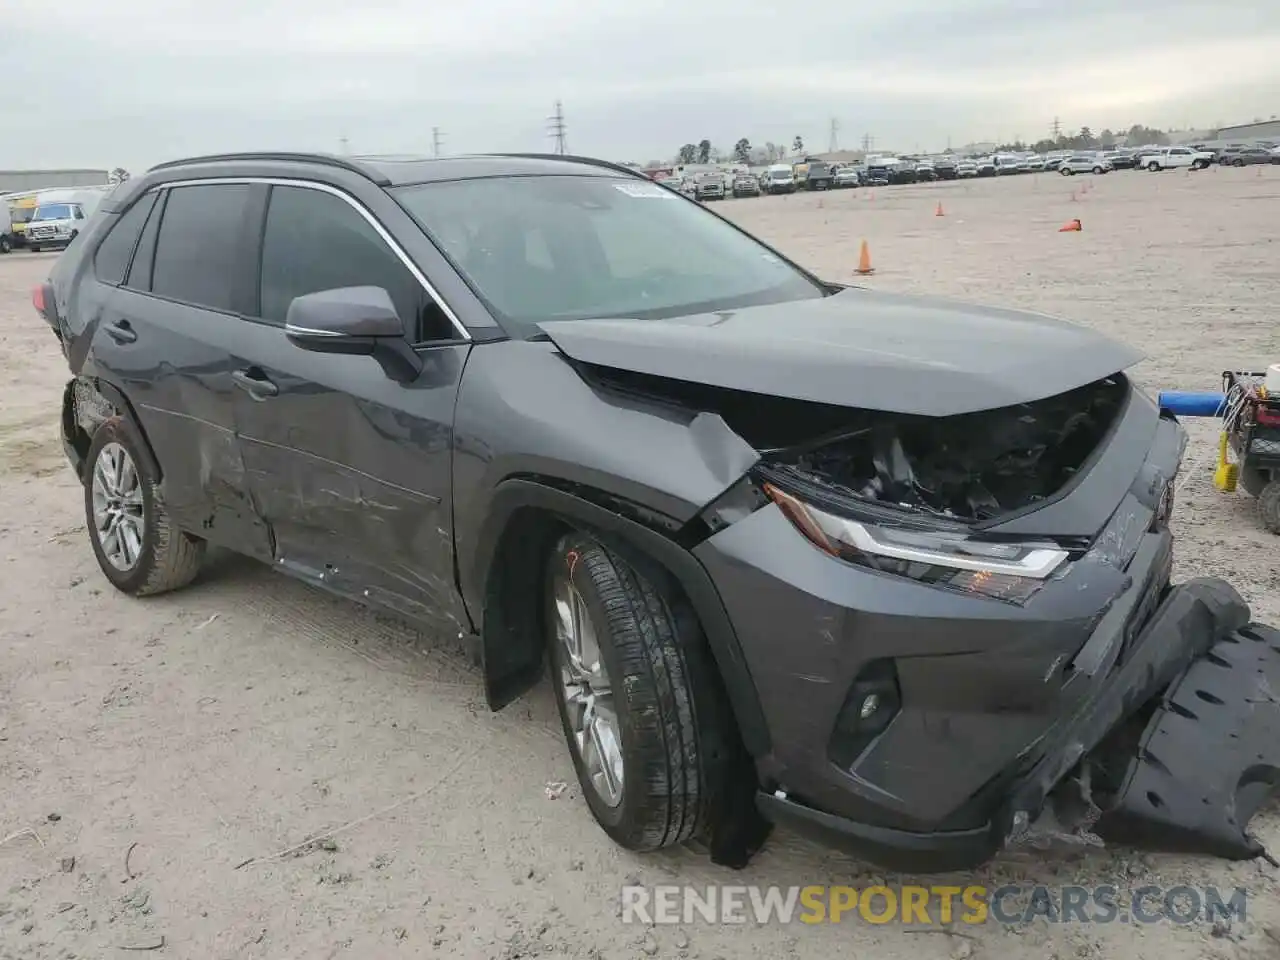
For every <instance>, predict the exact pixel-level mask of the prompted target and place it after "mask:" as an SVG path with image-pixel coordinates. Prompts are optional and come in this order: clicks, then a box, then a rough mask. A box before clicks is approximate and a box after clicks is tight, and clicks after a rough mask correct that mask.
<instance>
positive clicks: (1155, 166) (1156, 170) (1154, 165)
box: [1147, 160, 1160, 173]
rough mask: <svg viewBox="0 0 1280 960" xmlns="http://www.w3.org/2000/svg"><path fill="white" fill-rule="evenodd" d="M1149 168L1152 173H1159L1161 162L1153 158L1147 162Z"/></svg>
mask: <svg viewBox="0 0 1280 960" xmlns="http://www.w3.org/2000/svg"><path fill="white" fill-rule="evenodd" d="M1147 169H1148V170H1150V171H1151V172H1152V173H1159V172H1160V164H1158V163H1157V162H1156V161H1154V160H1152V161H1151V162H1150V163H1148V164H1147Z"/></svg>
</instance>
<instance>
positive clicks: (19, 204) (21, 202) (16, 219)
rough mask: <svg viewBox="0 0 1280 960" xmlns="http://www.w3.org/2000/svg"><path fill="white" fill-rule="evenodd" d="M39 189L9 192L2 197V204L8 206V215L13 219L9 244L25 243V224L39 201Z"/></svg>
mask: <svg viewBox="0 0 1280 960" xmlns="http://www.w3.org/2000/svg"><path fill="white" fill-rule="evenodd" d="M39 196H40V191H38V190H29V191H26V192H24V193H10V194H6V195H5V197H4V205H5V206H6V207H8V208H9V216H10V219H11V220H12V221H13V229H12V230H11V231H10V233H9V239H10V244H11V245H12V246H14V247H25V246H26V245H27V224H28V223H30V222H31V218H32V217H33V216H35V213H36V207H37V206H39V205H40V203H39Z"/></svg>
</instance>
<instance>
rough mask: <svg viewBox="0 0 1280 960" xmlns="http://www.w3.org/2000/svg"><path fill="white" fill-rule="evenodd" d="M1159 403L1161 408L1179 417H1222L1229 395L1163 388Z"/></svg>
mask: <svg viewBox="0 0 1280 960" xmlns="http://www.w3.org/2000/svg"><path fill="white" fill-rule="evenodd" d="M1159 403H1160V409H1161V410H1168V411H1169V412H1170V413H1172V414H1175V415H1176V416H1179V417H1220V416H1222V415H1223V413H1225V412H1226V409H1227V395H1226V394H1225V393H1189V392H1187V391H1185V390H1161V391H1160V395H1159Z"/></svg>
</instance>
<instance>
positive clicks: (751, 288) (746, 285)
mask: <svg viewBox="0 0 1280 960" xmlns="http://www.w3.org/2000/svg"><path fill="white" fill-rule="evenodd" d="M392 193H394V195H395V197H396V199H397V200H398V201H399V202H400V204H401V205H402V206H403V207H404V208H405V209H406V210H407V211H408V212H409V213H410V214H411V215H412V216H413V217H414V219H416V220H417V221H418V223H419V224H420V225H421V226H422V228H423V229H424V230H425V231H426V232H427V234H428V235H430V237H431V238H432V239H433V240H434V241H435V242H436V244H437V245H438V246H439V247H440V249H441V251H442V252H443V253H444V254H445V256H447V257H448V258H449V260H450V261H452V263H453V265H454V267H455V268H457V270H458V271H459V272H460V273H461V274H462V276H463V277H464V278H465V279H466V281H467V283H468V284H469V285H470V286H471V288H472V289H473V290H474V291H475V292H476V294H477V295H478V296H479V297H480V298H481V299H482V300H484V301H485V302H486V304H487V305H488V307H489V309H490V310H491V311H492V312H493V313H494V314H495V316H497V317H498V319H500V320H505V321H508V322H509V323H514V324H516V325H521V324H534V323H537V322H538V321H540V320H578V319H583V318H587V317H601V318H604V317H628V318H630V317H634V318H637V319H661V318H664V317H677V316H684V315H689V314H696V313H713V312H715V311H717V310H732V309H737V308H739V307H748V306H755V305H759V304H766V303H783V302H787V301H791V300H808V299H817V298H819V297H822V296H824V295H825V294H826V291H825V290H824V289H823V288H822V287H820V286H819V285H818V284H817V283H816V282H815V281H813V280H810V279H809V278H808V277H807V276H805V275H804V274H802V273H800V272H799V271H798V270H797V269H796V268H794V267H792V266H791V265H790V264H788V263H786V262H785V261H783V260H781V259H780V258H779V257H777V256H775V255H774V254H773V253H771V252H770V251H769V250H768V249H766V248H765V247H763V246H761V245H760V243H758V242H757V241H756V240H754V239H752V238H751V237H749V236H747V235H746V234H743V233H742V232H740V231H739V230H737V229H736V228H735V227H733V226H731V225H730V224H728V223H726V222H725V221H723V220H721V219H720V218H719V217H717V216H715V215H714V214H712V213H709V212H707V211H706V210H704V209H703V208H702V207H701V206H699V205H697V204H693V203H690V202H689V201H688V200H685V199H683V198H681V197H679V196H676V195H675V194H672V193H671V192H670V191H667V190H663V189H661V188H660V187H657V186H655V185H653V184H650V183H643V182H641V181H635V180H621V179H614V178H612V177H599V176H556V177H508V178H503V179H483V180H455V181H450V182H446V183H428V184H418V185H415V186H409V187H401V188H399V189H397V190H393V191H392ZM512 332H515V331H512ZM524 332H530V331H524Z"/></svg>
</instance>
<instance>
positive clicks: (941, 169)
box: [933, 157, 959, 180]
mask: <svg viewBox="0 0 1280 960" xmlns="http://www.w3.org/2000/svg"><path fill="white" fill-rule="evenodd" d="M933 172H934V174H936V175H937V177H938V179H939V180H954V179H956V177H957V176H959V174H957V173H956V162H955V160H953V159H951V158H950V157H943V158H942V159H940V160H935V161H933Z"/></svg>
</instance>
